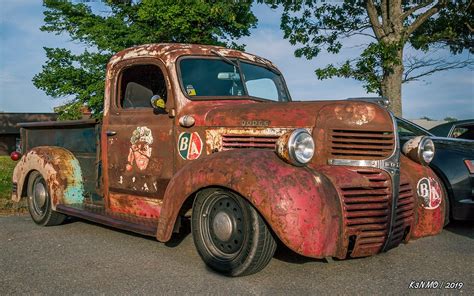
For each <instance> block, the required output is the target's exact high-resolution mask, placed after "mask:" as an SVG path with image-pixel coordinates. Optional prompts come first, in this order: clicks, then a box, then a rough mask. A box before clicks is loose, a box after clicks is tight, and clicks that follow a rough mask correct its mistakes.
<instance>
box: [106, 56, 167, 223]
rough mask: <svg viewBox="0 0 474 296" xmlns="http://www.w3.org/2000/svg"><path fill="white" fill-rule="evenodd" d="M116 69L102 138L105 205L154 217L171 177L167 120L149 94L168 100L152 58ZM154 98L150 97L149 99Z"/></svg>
mask: <svg viewBox="0 0 474 296" xmlns="http://www.w3.org/2000/svg"><path fill="white" fill-rule="evenodd" d="M143 61H144V59H143V58H142V59H140V62H137V63H132V64H130V61H128V63H127V65H126V66H123V67H121V68H119V70H118V72H116V73H119V74H118V75H117V77H116V80H115V87H113V88H114V90H113V91H111V92H112V95H111V102H110V111H109V115H108V122H107V123H105V124H104V131H103V136H104V137H106V138H107V141H106V142H107V143H106V145H107V147H106V149H107V168H106V169H107V173H106V176H105V178H106V179H107V180H106V182H105V184H106V185H107V184H108V207H109V210H111V211H113V212H121V213H124V214H131V215H138V216H144V217H146V218H157V216H158V215H159V205H160V201H161V199H162V198H163V196H164V192H165V189H166V186H167V185H168V182H169V181H170V179H171V177H172V175H173V167H174V163H173V159H174V157H173V153H174V150H173V147H174V145H173V122H174V119H173V118H170V116H168V114H167V113H166V111H165V110H161V112H160V110H157V109H154V108H153V107H152V105H151V103H150V100H151V98H152V97H153V96H156V95H158V96H160V97H161V98H162V99H163V100H164V101H165V104H166V105H167V106H171V104H172V103H173V102H172V100H173V98H172V96H171V90H170V89H168V85H170V84H169V83H167V79H168V78H167V76H166V71H165V68H164V66H163V65H161V64H160V63H158V62H157V61H155V60H149V62H147V63H144V62H143ZM155 98H156V97H155Z"/></svg>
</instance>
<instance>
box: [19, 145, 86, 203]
mask: <svg viewBox="0 0 474 296" xmlns="http://www.w3.org/2000/svg"><path fill="white" fill-rule="evenodd" d="M34 170H36V171H38V172H40V174H41V175H42V176H43V178H44V179H45V180H46V182H47V184H48V188H49V193H50V197H51V206H52V208H53V210H55V209H56V205H58V204H76V203H82V201H83V199H84V185H83V179H82V171H81V167H80V165H79V161H78V160H77V159H76V157H75V156H74V155H73V154H72V153H71V152H70V151H69V150H66V149H64V148H61V147H55V146H39V147H35V148H33V149H31V150H30V151H29V152H28V153H27V154H25V155H24V156H23V157H22V158H21V160H20V161H19V163H18V164H17V165H16V167H15V169H14V171H13V178H12V179H13V183H16V184H17V188H18V190H17V192H16V193H15V192H14V193H13V194H12V200H13V201H16V202H18V201H20V199H21V197H22V192H26V186H28V176H29V174H30V173H31V172H32V171H34Z"/></svg>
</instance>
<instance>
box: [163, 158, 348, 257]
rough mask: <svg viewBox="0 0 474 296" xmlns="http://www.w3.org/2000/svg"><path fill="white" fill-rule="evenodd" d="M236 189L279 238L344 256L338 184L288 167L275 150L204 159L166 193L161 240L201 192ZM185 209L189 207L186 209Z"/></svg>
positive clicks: (319, 253) (320, 253) (304, 249)
mask: <svg viewBox="0 0 474 296" xmlns="http://www.w3.org/2000/svg"><path fill="white" fill-rule="evenodd" d="M211 187H220V188H225V189H227V190H231V191H233V192H235V193H237V194H239V195H240V196H242V197H243V198H244V199H245V200H247V201H248V202H249V203H250V204H251V205H252V207H254V208H255V209H256V210H257V212H258V213H259V214H260V215H261V217H262V219H263V220H264V221H265V223H267V225H268V226H269V228H270V229H271V230H272V231H273V233H274V234H276V236H277V237H278V239H279V240H280V241H281V242H283V243H284V244H285V245H286V246H287V247H289V248H290V249H292V250H293V251H295V252H297V253H300V254H304V255H306V256H312V257H326V256H336V255H338V252H337V251H338V249H339V245H338V243H339V237H340V223H341V222H340V217H339V215H337V214H336V213H339V212H340V211H339V208H338V207H339V205H338V204H337V203H338V202H339V201H338V199H337V198H334V196H327V195H332V194H337V192H336V190H335V189H334V187H333V185H332V183H331V182H330V181H329V179H327V178H326V177H325V176H323V175H319V174H318V173H316V172H314V171H311V170H309V169H307V168H301V167H295V166H292V165H289V164H287V163H285V162H283V161H282V160H281V159H279V158H278V156H277V155H276V154H275V153H274V152H273V151H264V150H246V151H241V150H231V151H225V152H219V153H215V154H212V155H209V156H207V157H204V158H202V159H198V160H195V161H193V162H192V163H190V164H189V165H187V166H186V167H183V168H182V169H181V170H180V171H178V173H176V174H175V176H174V177H173V179H172V180H171V181H170V183H169V185H168V188H167V190H166V193H165V196H164V200H163V207H162V211H161V215H160V218H159V222H158V229H157V235H156V238H157V239H158V240H159V241H162V242H166V241H168V240H169V239H170V237H171V234H172V232H173V228H174V224H175V223H176V219H177V217H178V216H179V214H180V213H184V212H186V211H187V210H188V208H186V207H189V205H190V204H192V203H191V202H190V201H189V200H192V199H193V198H195V196H196V193H198V192H199V191H201V190H203V189H206V188H211ZM183 206H184V208H183Z"/></svg>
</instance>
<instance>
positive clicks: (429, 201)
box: [416, 177, 442, 210]
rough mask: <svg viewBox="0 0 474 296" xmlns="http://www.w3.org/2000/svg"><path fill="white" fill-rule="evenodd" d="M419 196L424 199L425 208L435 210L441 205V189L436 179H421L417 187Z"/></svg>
mask: <svg viewBox="0 0 474 296" xmlns="http://www.w3.org/2000/svg"><path fill="white" fill-rule="evenodd" d="M416 188H417V193H418V196H420V197H421V198H423V203H422V205H423V207H424V208H425V209H428V210H434V209H436V208H437V207H439V205H440V204H441V194H442V192H441V187H440V185H439V184H438V182H436V180H435V179H433V178H431V177H429V178H421V179H420V181H418V184H417V186H416Z"/></svg>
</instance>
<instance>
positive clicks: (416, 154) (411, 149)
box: [402, 136, 435, 165]
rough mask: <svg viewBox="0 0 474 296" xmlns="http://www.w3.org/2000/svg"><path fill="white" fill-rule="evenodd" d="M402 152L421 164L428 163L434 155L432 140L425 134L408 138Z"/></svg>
mask: <svg viewBox="0 0 474 296" xmlns="http://www.w3.org/2000/svg"><path fill="white" fill-rule="evenodd" d="M402 150H403V154H405V155H406V156H408V157H409V158H410V159H412V160H414V161H416V162H418V163H419V164H422V165H428V164H430V162H431V161H432V160H433V158H434V155H435V145H434V143H433V140H431V139H430V138H429V137H427V136H419V137H415V138H413V139H410V140H409V141H408V142H406V143H405V145H403V149H402Z"/></svg>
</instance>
